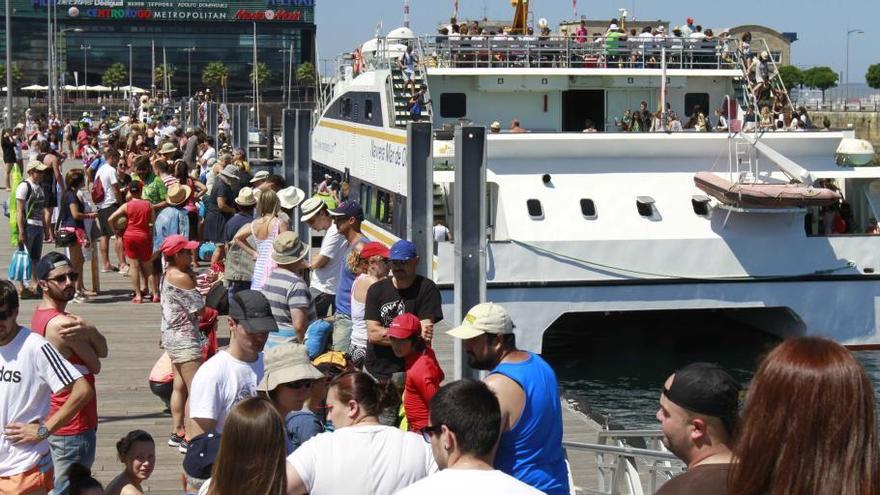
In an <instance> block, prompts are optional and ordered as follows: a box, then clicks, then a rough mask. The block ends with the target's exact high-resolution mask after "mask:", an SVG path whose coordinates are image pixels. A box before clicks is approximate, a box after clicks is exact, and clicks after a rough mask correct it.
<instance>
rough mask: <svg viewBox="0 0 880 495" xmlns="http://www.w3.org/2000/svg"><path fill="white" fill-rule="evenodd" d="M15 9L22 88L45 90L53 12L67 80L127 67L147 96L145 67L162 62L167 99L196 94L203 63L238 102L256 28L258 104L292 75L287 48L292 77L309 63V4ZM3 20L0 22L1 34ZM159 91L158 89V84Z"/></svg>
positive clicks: (119, 3) (120, 1) (108, 1)
mask: <svg viewBox="0 0 880 495" xmlns="http://www.w3.org/2000/svg"><path fill="white" fill-rule="evenodd" d="M13 5H14V7H15V10H14V13H13V20H12V40H13V41H12V49H13V55H12V58H13V64H16V65H18V66H20V67H21V68H22V73H23V74H22V80H21V83H20V84H19V86H27V85H30V84H40V85H46V84H47V75H46V72H47V67H46V60H47V58H48V54H47V47H48V41H47V32H48V29H47V11H48V10H49V9H52V11H53V15H55V14H54V13H57V17H56V19H57V32H58V33H60V34H59V35H58V37H57V48H58V53H59V57H58V60H59V62H60V63H59V73H61V74H62V77H63V80H64V81H63V82H64V84H76V83H78V84H83V83H84V82H87V83H88V84H89V85H90V86H94V85H97V84H100V83H101V77H102V75H103V74H104V71H105V70H106V69H107V68H108V67H109V66H110V65H112V64H114V63H121V64H123V65H124V66H125V67H126V72H127V71H128V67H129V64H130V66H131V68H132V83H133V85H134V86H136V87H140V88H144V89H147V90H149V89H150V88H151V85H152V82H153V81H152V79H153V78H152V77H151V67H153V66H154V65H155V66H160V65H162V63H163V59H164V60H165V62H166V63H167V65H168V66H169V67H171V69H172V72H173V75H172V78H171V86H170V89H171V92H172V95H174V96H186V95H187V92H188V91H189V87H191V88H192V91H193V92H195V91H197V90H199V89H203V88H204V87H205V85H204V84H203V83H202V72H203V70H204V68H205V66H206V65H207V64H208V63H210V62H213V61H221V62H223V63H224V64H225V65H226V67H227V68H228V70H229V78H228V83H227V88H226V90H227V95H228V98H229V99H230V100H233V101H234V100H244V99H246V98H247V96H248V95H250V94H251V82H250V73H251V70H252V65H253V50H254V28H255V27H256V45H257V59H258V62H260V63H264V64H266V66H267V67H268V69H269V72H270V77H269V79H267V80H266V82H264V83H262V87H261V93H262V94H263V98H265V99H275V98H277V99H280V98H281V92H282V87H283V86H284V83H285V82H286V78H287V76H286V75H285V74H289V73H290V72H291V71H290V59H291V53H290V51H289V50H290V49H291V47H292V49H293V71H292V72H293V73H294V80H295V72H296V67H297V66H298V65H299V64H301V63H302V62H306V61H308V62H312V63H314V59H315V24H314V1H313V0H260V1H250V0H243V1H229V2H217V1H201V2H199V1H167V0H166V1H133V0H57V5H55V1H54V0H52V1H51V4H49V0H29V1H28V0H13ZM2 13H3V11H2V9H0V14H2ZM3 22H5V19H3V17H2V16H0V30H2V28H3V27H4V24H3ZM4 44H5V33H4V35H3V36H0V49H2V50H5V46H4ZM129 45H131V49H130V50H129ZM129 54H130V55H131V56H130V57H129ZM154 60H155V62H154ZM86 67H88V76H87V78H85V77H84V74H85V73H86ZM123 84H128V81H126V82H125V83H123ZM156 86H157V89H158V90H162V89H163V86H162V81H161V80H158V81H156Z"/></svg>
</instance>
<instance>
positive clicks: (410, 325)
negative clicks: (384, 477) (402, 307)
mask: <svg viewBox="0 0 880 495" xmlns="http://www.w3.org/2000/svg"><path fill="white" fill-rule="evenodd" d="M421 330H422V322H421V321H419V317H418V316H416V315H414V314H412V313H403V314H402V315H400V316H397V317H396V318H394V319H393V320H391V325H390V326H389V327H388V336H389V337H394V338H395V339H408V338H410V337H412V336H413V335H414V334H415V333H416V332H420V331H421Z"/></svg>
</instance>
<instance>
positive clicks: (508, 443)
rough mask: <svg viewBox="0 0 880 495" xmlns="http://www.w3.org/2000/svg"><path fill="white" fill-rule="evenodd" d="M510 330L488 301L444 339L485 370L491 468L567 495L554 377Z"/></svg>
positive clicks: (507, 320)
mask: <svg viewBox="0 0 880 495" xmlns="http://www.w3.org/2000/svg"><path fill="white" fill-rule="evenodd" d="M370 290H372V288H370ZM513 328H514V326H513V321H511V319H510V315H509V314H508V313H507V310H505V309H504V308H503V307H501V306H500V305H498V304H494V303H491V302H488V303H481V304H478V305H476V306H474V307H473V308H471V310H470V311H468V313H467V315H465V317H464V319H463V321H462V324H461V325H460V326H458V327H456V328H453V329H452V330H450V331H448V332H447V334H449V335H451V336H453V337H455V338H458V339H462V340H464V350H465V353H466V354H467V359H468V365H469V366H470V367H471V368H474V369H478V370H487V371H489V376H487V377H486V379H485V382H486V385H487V386H488V387H489V388H490V389H491V390H492V391H493V392H494V393H495V395H496V396H497V397H498V402H499V404H500V405H501V439H500V441H499V443H498V451H497V453H496V454H495V469H498V470H500V471H503V472H504V473H507V474H509V475H511V476H513V477H514V478H516V479H518V480H520V481H522V482H523V483H526V484H528V485H531V486H533V487H535V488H537V489H538V490H541V491H542V492H545V493H547V494H549V495H566V494H568V493H570V490H569V483H568V479H569V476H568V468H567V466H566V464H565V453H564V452H563V450H562V407H561V404H560V402H559V391H558V386H557V383H556V374H555V373H554V372H553V369H552V368H551V367H550V365H549V364H547V362H546V361H544V360H543V359H542V358H541V356H539V355H537V354H533V353H531V352H526V351H521V350H519V349H517V348H516V335H515V334H514V332H513Z"/></svg>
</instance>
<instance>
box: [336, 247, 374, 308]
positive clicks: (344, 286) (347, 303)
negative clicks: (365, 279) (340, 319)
mask: <svg viewBox="0 0 880 495" xmlns="http://www.w3.org/2000/svg"><path fill="white" fill-rule="evenodd" d="M358 242H360V243H361V244H366V243H368V242H370V240H369V239H367V238H366V237H361V238H360V239H359V240H358ZM350 252H351V251H346V252H345V260H343V261H342V265H340V267H339V283H338V284H337V286H336V312H337V313H342V314H344V315H348V316H351V286H352V285H354V272H353V271H351V268H349V267H348V253H350Z"/></svg>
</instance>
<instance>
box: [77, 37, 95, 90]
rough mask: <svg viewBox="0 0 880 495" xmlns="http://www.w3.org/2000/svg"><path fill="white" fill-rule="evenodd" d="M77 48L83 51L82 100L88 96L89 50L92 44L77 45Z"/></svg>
mask: <svg viewBox="0 0 880 495" xmlns="http://www.w3.org/2000/svg"><path fill="white" fill-rule="evenodd" d="M79 49H80V50H82V51H83V100H86V99H88V97H89V50H91V49H92V45H79Z"/></svg>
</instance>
